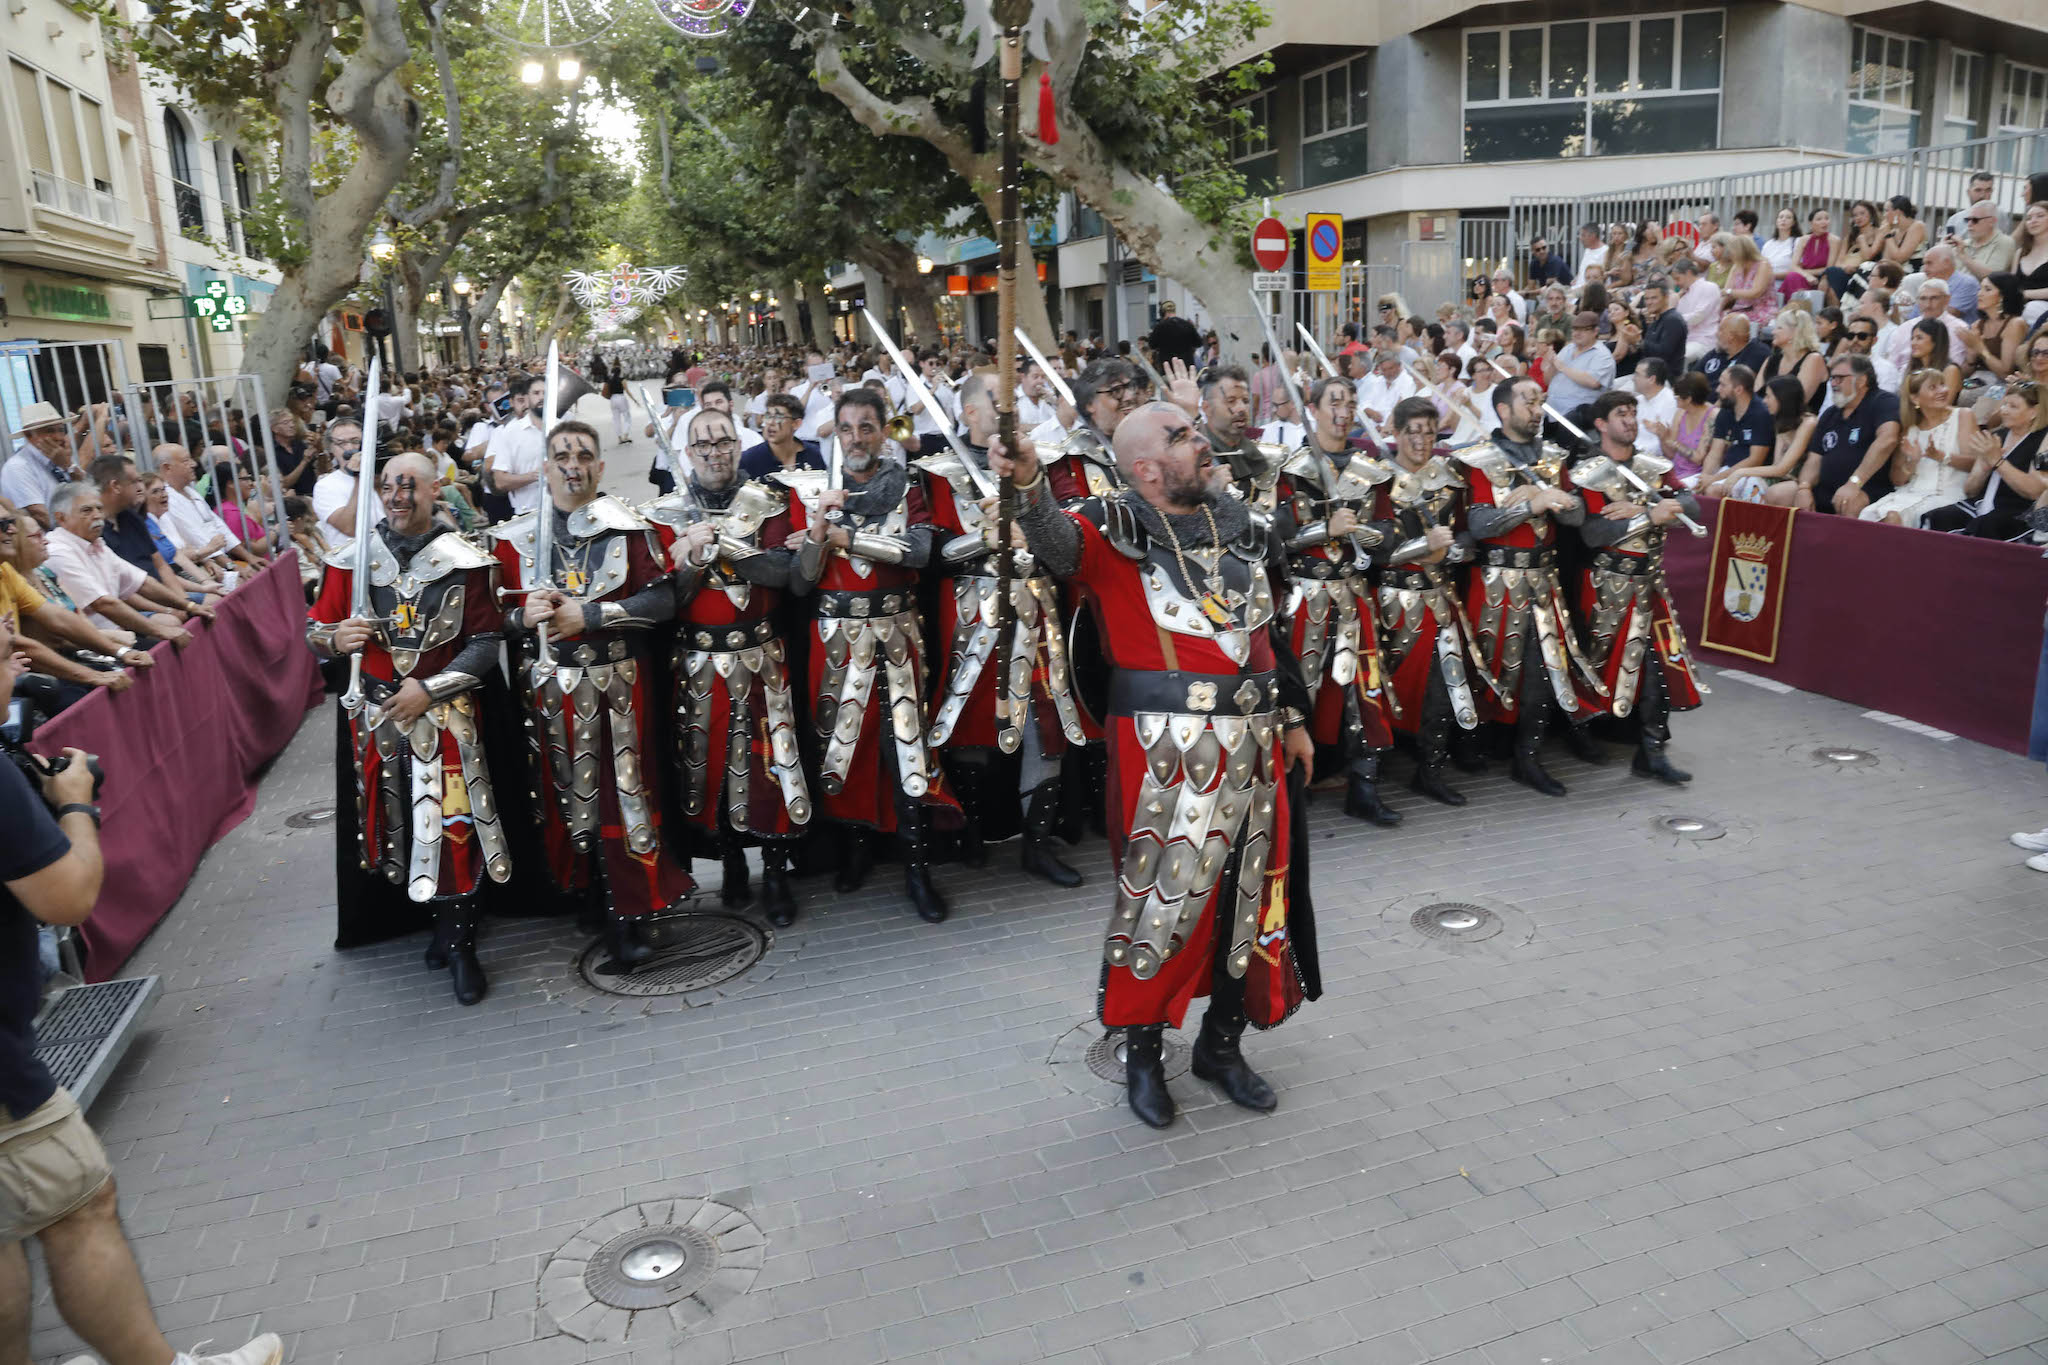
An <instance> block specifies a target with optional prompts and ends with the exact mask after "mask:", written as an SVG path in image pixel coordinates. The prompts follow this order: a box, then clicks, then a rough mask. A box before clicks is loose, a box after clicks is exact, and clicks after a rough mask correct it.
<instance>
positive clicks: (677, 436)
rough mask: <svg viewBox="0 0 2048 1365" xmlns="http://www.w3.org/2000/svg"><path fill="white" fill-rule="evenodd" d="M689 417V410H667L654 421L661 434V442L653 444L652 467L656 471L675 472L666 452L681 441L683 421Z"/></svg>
mask: <svg viewBox="0 0 2048 1365" xmlns="http://www.w3.org/2000/svg"><path fill="white" fill-rule="evenodd" d="M689 415H690V409H688V408H669V409H667V410H666V411H664V412H663V413H662V414H661V416H660V417H659V418H657V419H656V422H657V429H658V430H659V431H660V432H661V440H659V441H656V442H655V443H654V467H655V468H656V469H659V470H663V471H665V472H667V473H670V474H673V473H675V472H676V467H675V464H674V462H672V461H671V460H670V459H669V457H668V451H669V450H672V449H674V448H675V446H676V444H677V443H678V442H679V441H681V440H682V439H683V436H682V432H683V419H684V418H685V417H688V416H689ZM664 445H665V446H666V448H664Z"/></svg>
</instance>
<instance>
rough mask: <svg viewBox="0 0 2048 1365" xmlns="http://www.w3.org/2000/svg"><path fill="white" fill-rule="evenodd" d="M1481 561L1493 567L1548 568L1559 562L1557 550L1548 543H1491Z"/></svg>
mask: <svg viewBox="0 0 2048 1365" xmlns="http://www.w3.org/2000/svg"><path fill="white" fill-rule="evenodd" d="M1480 563H1482V564H1484V565H1486V566H1487V567H1488V568H1492V569H1548V568H1551V567H1553V566H1554V565H1555V564H1556V563H1557V551H1556V550H1554V549H1552V548H1551V547H1550V546H1548V545H1523V546H1513V547H1510V546H1506V545H1489V546H1487V547H1486V556H1485V558H1484V559H1482V560H1480Z"/></svg>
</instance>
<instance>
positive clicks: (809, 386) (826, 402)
mask: <svg viewBox="0 0 2048 1365" xmlns="http://www.w3.org/2000/svg"><path fill="white" fill-rule="evenodd" d="M790 396H791V397H793V398H795V399H796V400H797V401H798V402H800V403H802V404H803V405H804V420H803V423H802V430H800V431H799V432H797V435H798V437H800V438H801V439H803V440H806V441H819V440H825V439H828V438H829V435H830V433H829V432H828V433H826V435H825V436H820V434H819V432H818V424H819V423H820V422H829V421H830V420H831V418H832V402H833V399H832V386H831V384H829V383H825V384H819V383H815V382H813V381H811V380H808V379H807V380H805V381H804V382H803V383H801V384H799V385H797V386H796V387H795V388H794V389H791V390H790ZM819 448H820V449H821V450H822V449H823V447H822V446H821V447H819Z"/></svg>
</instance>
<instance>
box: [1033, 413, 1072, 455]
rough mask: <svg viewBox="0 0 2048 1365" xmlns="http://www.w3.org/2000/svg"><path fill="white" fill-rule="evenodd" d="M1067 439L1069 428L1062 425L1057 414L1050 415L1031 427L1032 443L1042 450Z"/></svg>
mask: <svg viewBox="0 0 2048 1365" xmlns="http://www.w3.org/2000/svg"><path fill="white" fill-rule="evenodd" d="M1066 439H1067V429H1066V428H1065V427H1063V426H1061V425H1060V419H1059V418H1058V417H1057V416H1054V417H1048V418H1046V419H1045V420H1044V421H1043V422H1040V423H1039V424H1038V425H1037V426H1035V427H1033V428H1031V444H1033V445H1035V446H1037V447H1038V448H1039V449H1040V450H1049V449H1051V448H1052V447H1053V446H1056V445H1058V444H1059V443H1060V442H1061V441H1064V440H1066Z"/></svg>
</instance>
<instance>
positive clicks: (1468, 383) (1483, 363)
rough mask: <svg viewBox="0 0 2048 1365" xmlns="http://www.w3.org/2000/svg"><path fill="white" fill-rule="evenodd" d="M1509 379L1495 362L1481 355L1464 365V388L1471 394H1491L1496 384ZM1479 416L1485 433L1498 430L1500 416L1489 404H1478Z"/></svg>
mask: <svg viewBox="0 0 2048 1365" xmlns="http://www.w3.org/2000/svg"><path fill="white" fill-rule="evenodd" d="M1517 373H1519V372H1517ZM1509 377H1510V374H1509V371H1508V370H1506V369H1504V368H1502V367H1501V366H1500V365H1499V364H1498V363H1497V362H1496V361H1494V360H1491V359H1489V358H1487V357H1486V356H1483V355H1476V356H1473V357H1472V359H1471V360H1470V361H1468V362H1467V363H1466V365H1465V387H1466V389H1467V390H1468V391H1470V392H1471V393H1473V394H1477V395H1485V394H1489V393H1492V392H1493V389H1494V386H1495V385H1496V384H1498V383H1500V382H1501V381H1502V380H1504V379H1507V378H1509ZM1479 415H1480V418H1481V419H1482V420H1484V421H1485V422H1486V429H1487V431H1489V432H1492V431H1497V430H1499V429H1500V414H1499V413H1498V412H1495V411H1494V410H1493V404H1492V403H1491V402H1481V403H1480V404H1479Z"/></svg>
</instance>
